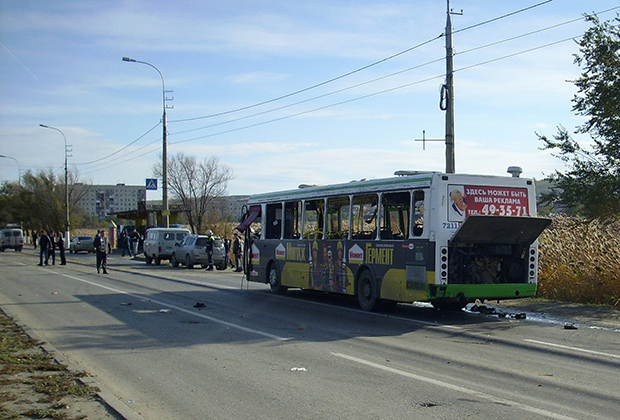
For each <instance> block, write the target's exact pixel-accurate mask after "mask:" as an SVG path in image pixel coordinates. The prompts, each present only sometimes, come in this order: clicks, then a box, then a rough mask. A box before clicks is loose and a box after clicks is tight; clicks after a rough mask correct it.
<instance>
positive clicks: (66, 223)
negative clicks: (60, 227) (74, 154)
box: [39, 124, 71, 246]
mask: <svg viewBox="0 0 620 420" xmlns="http://www.w3.org/2000/svg"><path fill="white" fill-rule="evenodd" d="M39 126H41V127H43V128H49V129H50V130H56V131H58V132H59V133H60V134H62V138H63V139H64V140H65V246H68V245H69V242H70V241H71V236H70V235H69V171H68V168H67V163H68V162H67V160H68V158H69V154H68V153H69V149H67V138H66V137H65V133H63V132H62V131H61V130H60V129H58V128H56V127H51V126H49V125H45V124H39Z"/></svg>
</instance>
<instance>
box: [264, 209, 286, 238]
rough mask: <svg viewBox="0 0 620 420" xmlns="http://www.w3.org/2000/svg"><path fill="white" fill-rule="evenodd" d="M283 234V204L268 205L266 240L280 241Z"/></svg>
mask: <svg viewBox="0 0 620 420" xmlns="http://www.w3.org/2000/svg"><path fill="white" fill-rule="evenodd" d="M281 234H282V203H275V204H267V225H266V226H265V238H266V239H280V235H281Z"/></svg>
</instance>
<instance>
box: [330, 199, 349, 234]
mask: <svg viewBox="0 0 620 420" xmlns="http://www.w3.org/2000/svg"><path fill="white" fill-rule="evenodd" d="M350 207H351V206H350V205H349V196H342V197H330V198H328V199H327V233H326V237H327V239H347V237H348V235H349V210H350Z"/></svg>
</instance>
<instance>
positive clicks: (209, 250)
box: [205, 229, 215, 271]
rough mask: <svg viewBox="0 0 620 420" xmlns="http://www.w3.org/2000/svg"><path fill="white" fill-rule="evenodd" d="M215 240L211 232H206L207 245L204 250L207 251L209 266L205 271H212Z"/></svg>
mask: <svg viewBox="0 0 620 420" xmlns="http://www.w3.org/2000/svg"><path fill="white" fill-rule="evenodd" d="M214 241H215V238H214V237H213V231H212V230H210V229H209V230H207V245H206V246H205V250H206V251H207V257H208V261H209V266H208V267H207V271H213V242H214Z"/></svg>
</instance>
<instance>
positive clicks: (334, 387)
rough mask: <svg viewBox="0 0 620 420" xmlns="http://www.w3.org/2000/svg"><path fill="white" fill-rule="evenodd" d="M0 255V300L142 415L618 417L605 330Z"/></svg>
mask: <svg viewBox="0 0 620 420" xmlns="http://www.w3.org/2000/svg"><path fill="white" fill-rule="evenodd" d="M68 258H69V265H67V266H64V267H63V266H50V267H38V266H37V263H38V257H37V256H36V255H35V254H34V253H33V251H32V250H25V251H24V252H22V253H17V252H12V251H7V252H4V253H0V307H1V308H2V309H3V310H5V311H6V312H7V313H8V314H9V315H11V316H14V317H16V318H17V319H18V320H19V321H20V322H21V323H23V324H25V325H27V326H29V327H30V328H31V329H32V330H33V331H35V332H36V333H37V334H38V335H39V336H40V337H41V338H42V339H44V340H46V341H47V342H49V343H51V344H52V345H53V346H54V347H55V348H56V349H58V350H59V351H60V352H61V353H62V354H64V355H65V357H66V358H68V359H69V360H70V361H72V362H73V363H74V364H76V365H78V366H79V367H80V368H81V369H83V370H86V371H88V372H90V373H91V374H93V375H94V376H95V380H96V382H97V383H98V384H99V385H100V386H101V387H102V388H104V389H106V390H107V391H108V392H109V394H110V395H112V396H113V397H112V398H114V399H115V402H114V403H115V404H122V405H123V407H124V408H129V409H130V410H131V413H132V415H135V418H140V417H142V418H144V419H182V420H186V419H200V420H204V419H328V418H329V419H355V420H360V419H421V418H423V419H462V418H491V419H548V418H553V419H618V418H620V404H618V401H619V400H620V391H619V388H618V384H619V382H618V378H619V377H620V333H619V332H618V331H613V330H605V329H591V328H579V329H577V330H567V329H564V328H562V326H560V325H557V324H551V323H544V322H536V321H532V320H529V319H526V320H519V319H512V318H498V317H492V316H484V315H480V314H472V313H467V312H460V313H448V314H445V313H440V312H437V311H435V310H433V309H432V308H430V307H426V306H423V305H421V306H416V305H398V307H397V309H396V310H395V311H393V312H390V313H389V314H374V313H366V312H362V311H360V310H358V309H357V306H356V304H355V301H354V300H353V299H350V298H341V297H336V296H329V295H324V294H316V293H312V292H303V291H289V293H288V294H287V295H285V296H276V295H273V294H271V293H270V292H269V291H268V288H267V287H266V286H265V285H262V284H256V283H251V284H249V285H248V284H247V283H245V282H242V279H241V276H240V275H239V273H233V272H231V271H227V272H218V271H214V272H206V271H205V270H201V269H194V270H187V269H184V268H176V269H175V268H172V267H171V266H169V265H168V264H164V265H162V266H154V265H151V266H147V265H146V264H145V263H144V262H140V261H135V260H130V259H128V258H127V257H125V258H121V257H120V255H113V256H112V257H111V259H110V262H109V266H110V274H109V275H103V274H96V271H95V268H94V256H93V255H86V254H79V255H68Z"/></svg>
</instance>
